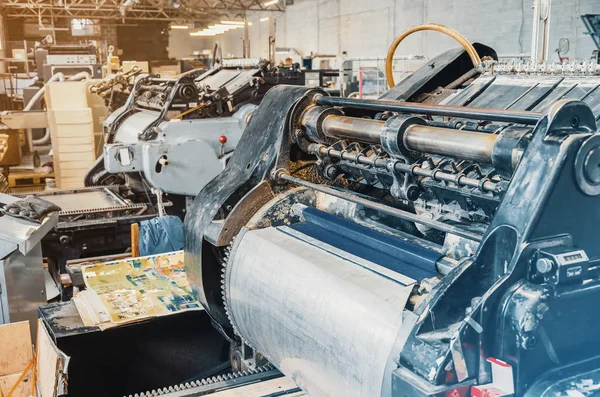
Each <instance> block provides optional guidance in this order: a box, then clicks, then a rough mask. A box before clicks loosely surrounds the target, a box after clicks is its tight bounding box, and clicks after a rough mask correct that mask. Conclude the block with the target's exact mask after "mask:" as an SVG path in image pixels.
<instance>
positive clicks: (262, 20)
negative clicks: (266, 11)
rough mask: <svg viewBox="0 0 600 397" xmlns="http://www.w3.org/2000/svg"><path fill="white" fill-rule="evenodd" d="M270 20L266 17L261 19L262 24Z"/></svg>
mask: <svg viewBox="0 0 600 397" xmlns="http://www.w3.org/2000/svg"><path fill="white" fill-rule="evenodd" d="M268 20H269V17H264V18H261V19H260V21H261V22H267V21H268Z"/></svg>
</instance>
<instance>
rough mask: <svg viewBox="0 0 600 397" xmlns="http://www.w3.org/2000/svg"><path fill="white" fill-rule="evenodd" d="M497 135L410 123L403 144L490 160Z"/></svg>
mask: <svg viewBox="0 0 600 397" xmlns="http://www.w3.org/2000/svg"><path fill="white" fill-rule="evenodd" d="M496 138H497V135H493V134H485V133H480V132H472V131H461V130H451V129H448V128H439V127H430V126H421V125H412V126H410V127H408V128H407V129H406V132H405V133H404V137H403V139H404V145H405V146H406V147H407V148H409V149H411V150H416V151H418V152H424V153H432V154H440V155H443V156H450V157H458V158H461V159H465V160H471V161H477V162H481V163H491V162H492V151H493V149H494V142H496Z"/></svg>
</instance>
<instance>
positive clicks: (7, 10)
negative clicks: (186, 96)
mask: <svg viewBox="0 0 600 397" xmlns="http://www.w3.org/2000/svg"><path fill="white" fill-rule="evenodd" d="M265 3H267V4H268V2H267V0H0V10H1V11H0V12H1V13H2V15H4V16H5V17H25V18H27V19H30V20H35V21H37V22H39V21H41V20H43V19H50V18H53V19H56V18H68V19H73V18H86V19H92V20H99V21H100V22H107V21H111V20H112V21H115V22H116V21H118V22H127V21H143V20H146V21H170V22H173V23H201V24H202V23H210V22H213V21H215V20H219V19H240V18H243V17H244V15H245V14H246V12H247V11H269V12H281V11H283V10H284V8H285V3H286V1H285V0H280V1H279V2H278V3H277V4H273V5H268V6H265Z"/></svg>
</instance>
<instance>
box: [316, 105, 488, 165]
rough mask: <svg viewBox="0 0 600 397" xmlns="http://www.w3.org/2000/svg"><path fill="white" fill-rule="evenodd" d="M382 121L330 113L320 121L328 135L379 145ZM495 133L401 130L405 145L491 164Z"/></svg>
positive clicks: (413, 127)
mask: <svg viewBox="0 0 600 397" xmlns="http://www.w3.org/2000/svg"><path fill="white" fill-rule="evenodd" d="M384 125H385V122H383V121H379V120H372V119H362V118H357V117H347V116H338V115H331V116H327V117H326V118H325V120H323V133H324V134H325V135H326V136H328V137H331V138H338V139H353V140H357V141H359V142H365V143H372V144H379V143H380V142H381V134H382V131H383V128H384ZM497 137H498V136H497V135H493V134H487V133H481V132H473V131H462V130H454V129H450V128H440V127H431V126H426V125H411V126H409V127H408V128H407V129H406V132H405V133H404V142H401V144H403V145H404V146H405V147H406V148H408V149H410V150H414V151H417V152H424V153H432V154H439V155H443V156H451V157H457V158H462V159H465V160H470V161H477V162H484V163H490V162H491V161H492V149H493V147H494V143H495V142H496V138H497Z"/></svg>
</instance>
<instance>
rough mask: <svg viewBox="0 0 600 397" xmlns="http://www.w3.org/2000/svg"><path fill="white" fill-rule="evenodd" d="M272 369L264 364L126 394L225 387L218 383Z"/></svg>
mask: <svg viewBox="0 0 600 397" xmlns="http://www.w3.org/2000/svg"><path fill="white" fill-rule="evenodd" d="M272 370H274V367H273V366H272V365H263V366H262V367H258V368H256V369H253V370H246V371H237V372H230V373H228V374H223V375H217V376H212V377H210V378H205V379H201V380H198V381H192V382H187V383H181V384H179V385H174V386H168V387H163V388H162V389H158V390H152V391H147V392H143V393H135V394H130V395H129V396H126V397H154V396H168V395H169V394H171V393H175V392H185V391H190V392H191V391H193V389H194V388H198V387H202V386H208V385H215V387H223V386H225V385H218V384H219V383H223V382H227V381H231V380H235V379H240V378H244V377H247V376H251V375H257V374H261V373H266V372H268V371H272ZM200 393H202V392H200ZM199 395H203V394H199Z"/></svg>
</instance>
